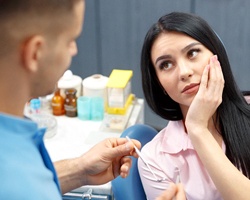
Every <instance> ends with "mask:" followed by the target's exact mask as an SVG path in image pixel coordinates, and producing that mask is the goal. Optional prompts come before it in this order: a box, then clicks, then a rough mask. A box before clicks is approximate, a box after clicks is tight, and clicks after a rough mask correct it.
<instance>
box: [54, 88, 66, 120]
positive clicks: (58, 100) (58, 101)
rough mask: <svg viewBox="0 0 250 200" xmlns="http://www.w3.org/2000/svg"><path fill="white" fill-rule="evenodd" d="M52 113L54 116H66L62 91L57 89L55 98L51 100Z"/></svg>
mask: <svg viewBox="0 0 250 200" xmlns="http://www.w3.org/2000/svg"><path fill="white" fill-rule="evenodd" d="M51 106H52V113H53V115H57V116H58V115H64V114H65V109H64V98H63V97H62V96H61V95H60V89H59V88H56V89H55V92H54V96H53V97H52V100H51Z"/></svg>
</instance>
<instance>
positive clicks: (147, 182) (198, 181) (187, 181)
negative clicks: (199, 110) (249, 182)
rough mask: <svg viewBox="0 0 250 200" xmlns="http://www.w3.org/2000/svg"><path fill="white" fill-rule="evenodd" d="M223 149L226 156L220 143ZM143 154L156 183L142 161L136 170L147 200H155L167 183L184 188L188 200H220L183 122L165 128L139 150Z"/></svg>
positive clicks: (172, 122) (173, 122)
mask: <svg viewBox="0 0 250 200" xmlns="http://www.w3.org/2000/svg"><path fill="white" fill-rule="evenodd" d="M222 149H223V151H224V152H225V144H224V142H223V144H222ZM142 154H143V156H144V158H145V159H146V160H147V161H148V163H149V165H150V167H151V169H152V170H153V171H154V172H155V174H156V175H157V176H158V178H166V181H163V182H157V181H156V180H155V178H154V176H153V175H152V174H151V172H150V171H149V170H148V168H147V167H146V165H145V164H144V163H143V161H142V160H141V159H139V160H138V169H139V173H140V177H141V181H142V184H143V187H144V190H145V193H146V195H147V199H148V200H154V199H155V198H156V197H157V196H159V195H160V194H161V193H162V192H163V190H165V189H167V188H168V185H169V183H170V182H174V183H176V181H178V179H179V180H180V182H181V183H182V184H183V185H184V189H185V192H186V197H187V199H188V200H220V199H222V197H221V195H220V193H219V191H218V190H217V189H216V187H215V185H214V183H213V181H212V179H211V178H210V176H209V174H208V172H207V170H206V169H205V168H204V166H203V164H202V162H201V161H200V159H199V157H198V154H197V153H196V151H195V150H194V147H193V145H192V143H191V140H190V138H189V136H188V134H186V132H185V130H184V126H183V122H182V121H169V123H168V125H167V127H166V128H164V129H163V130H161V131H160V132H159V133H158V134H157V135H156V136H155V138H154V139H153V140H152V141H150V142H149V143H147V144H146V145H145V146H144V147H143V148H142Z"/></svg>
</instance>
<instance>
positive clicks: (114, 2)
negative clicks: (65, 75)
mask: <svg viewBox="0 0 250 200" xmlns="http://www.w3.org/2000/svg"><path fill="white" fill-rule="evenodd" d="M249 9H250V1H249V0H86V13H85V20H84V28H83V33H82V35H81V37H80V38H79V39H78V41H77V43H78V49H79V53H78V55H77V56H76V57H75V58H74V59H73V62H72V65H71V70H72V71H73V73H75V74H77V75H80V76H81V77H82V78H86V77H88V76H90V75H92V74H95V73H100V74H103V75H105V76H109V75H110V73H111V71H112V69H114V68H117V69H132V70H133V72H134V75H133V78H132V90H133V93H134V94H136V96H137V97H140V98H143V92H142V87H141V75H140V51H141V47H142V43H143V39H144V36H145V34H146V32H147V30H148V29H149V27H150V26H151V25H152V24H153V23H155V22H156V21H157V20H158V18H159V17H160V16H162V15H164V14H166V13H168V12H172V11H184V12H192V13H196V14H198V15H200V16H201V17H203V18H204V19H205V20H207V21H208V22H209V24H210V25H211V26H212V27H213V28H214V30H215V31H216V32H217V33H218V34H219V35H220V37H221V39H222V40H223V42H224V44H225V46H226V49H227V51H228V55H229V58H230V61H231V65H232V68H233V69H232V70H233V73H234V75H235V78H236V81H237V83H238V85H239V87H240V89H242V90H250V79H249V78H248V76H249V75H250V67H249V65H248V63H249V61H250V58H249V54H250V23H249V21H250V12H249V11H248V10H249ZM145 123H147V124H149V125H152V126H154V127H156V128H159V129H160V128H162V127H164V126H165V124H166V121H165V120H163V119H161V118H160V117H158V116H156V115H155V114H154V113H153V112H152V111H151V110H150V109H149V108H148V106H147V105H146V106H145Z"/></svg>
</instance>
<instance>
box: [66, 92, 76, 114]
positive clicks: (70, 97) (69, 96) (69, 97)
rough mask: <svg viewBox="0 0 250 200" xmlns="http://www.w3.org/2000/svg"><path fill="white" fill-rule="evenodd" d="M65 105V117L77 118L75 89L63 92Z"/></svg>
mask: <svg viewBox="0 0 250 200" xmlns="http://www.w3.org/2000/svg"><path fill="white" fill-rule="evenodd" d="M65 95H66V98H65V103H64V109H65V111H66V113H65V114H66V116H68V117H76V116H77V97H76V89H74V88H71V89H66V90H65Z"/></svg>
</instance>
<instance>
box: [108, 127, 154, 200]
mask: <svg viewBox="0 0 250 200" xmlns="http://www.w3.org/2000/svg"><path fill="white" fill-rule="evenodd" d="M157 133H158V131H157V130H155V129H154V128H152V127H151V126H148V125H144V124H137V125H134V126H131V127H129V128H127V129H126V130H125V131H124V132H123V133H122V135H121V137H126V136H128V137H130V138H131V139H137V140H139V141H140V142H141V147H143V146H144V145H145V144H146V143H148V142H149V141H150V140H152V139H153V138H154V136H155V135H156V134H157ZM111 185H112V190H113V193H114V198H115V200H146V195H145V192H144V189H143V186H142V183H141V179H140V176H139V172H138V169H137V159H136V158H134V157H132V166H131V169H130V172H129V175H128V177H127V178H125V179H123V178H121V177H117V178H116V179H114V180H113V181H112V182H111Z"/></svg>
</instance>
